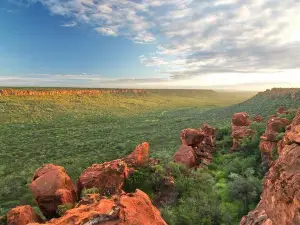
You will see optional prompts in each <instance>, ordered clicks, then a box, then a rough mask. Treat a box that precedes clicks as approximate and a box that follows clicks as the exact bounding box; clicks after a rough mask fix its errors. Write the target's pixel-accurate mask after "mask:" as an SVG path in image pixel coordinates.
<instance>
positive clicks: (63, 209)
mask: <svg viewBox="0 0 300 225" xmlns="http://www.w3.org/2000/svg"><path fill="white" fill-rule="evenodd" d="M72 208H74V205H73V204H72V203H67V204H64V205H59V206H57V209H56V212H57V214H58V215H59V216H63V215H64V214H65V213H66V212H67V211H68V210H70V209H72Z"/></svg>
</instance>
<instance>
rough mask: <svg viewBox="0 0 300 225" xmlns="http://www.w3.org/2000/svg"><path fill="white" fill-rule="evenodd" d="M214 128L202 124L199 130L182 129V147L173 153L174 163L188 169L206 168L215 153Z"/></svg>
mask: <svg viewBox="0 0 300 225" xmlns="http://www.w3.org/2000/svg"><path fill="white" fill-rule="evenodd" d="M215 134H216V128H214V127H212V126H210V125H208V124H206V123H203V125H202V126H201V128H200V129H184V130H182V131H181V133H180V139H181V143H182V146H181V147H180V148H179V150H178V151H177V152H176V153H175V155H174V157H173V159H174V162H176V163H181V164H184V165H186V166H187V167H188V168H192V167H196V166H199V167H203V166H207V165H208V164H209V163H210V162H211V161H212V154H213V152H214V151H215Z"/></svg>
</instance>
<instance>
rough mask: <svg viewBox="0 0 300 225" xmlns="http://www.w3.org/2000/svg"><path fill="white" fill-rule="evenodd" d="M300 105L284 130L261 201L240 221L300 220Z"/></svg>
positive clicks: (270, 224)
mask: <svg viewBox="0 0 300 225" xmlns="http://www.w3.org/2000/svg"><path fill="white" fill-rule="evenodd" d="M299 128H300V109H299V111H298V113H297V116H296V117H295V119H294V120H293V122H292V125H291V126H290V127H289V129H288V130H287V131H286V133H285V137H284V139H283V140H284V141H283V143H282V144H283V145H284V147H283V148H282V150H281V151H280V152H279V157H278V159H277V160H276V161H275V162H274V163H273V164H272V166H271V168H270V169H269V172H268V174H267V176H266V179H265V183H264V189H263V193H262V195H261V201H260V202H259V204H258V206H257V208H256V209H255V210H253V211H251V212H250V213H249V214H248V215H247V216H245V217H243V219H242V221H241V223H240V224H241V225H292V224H300V191H299V190H300V143H299V142H298V140H297V138H291V139H290V137H299V136H298V135H299Z"/></svg>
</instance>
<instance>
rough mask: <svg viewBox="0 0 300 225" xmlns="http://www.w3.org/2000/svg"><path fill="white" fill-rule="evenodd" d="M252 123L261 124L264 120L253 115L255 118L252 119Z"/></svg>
mask: <svg viewBox="0 0 300 225" xmlns="http://www.w3.org/2000/svg"><path fill="white" fill-rule="evenodd" d="M253 121H254V122H257V123H261V122H264V121H265V118H264V117H262V116H261V115H255V116H254V117H253Z"/></svg>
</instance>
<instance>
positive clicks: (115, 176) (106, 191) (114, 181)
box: [77, 159, 128, 196]
mask: <svg viewBox="0 0 300 225" xmlns="http://www.w3.org/2000/svg"><path fill="white" fill-rule="evenodd" d="M127 176H128V167H127V164H126V163H125V162H124V161H123V160H120V159H118V160H114V161H111V162H105V163H102V164H94V165H92V166H91V167H88V168H87V169H86V170H85V171H83V173H82V174H81V175H80V177H79V178H78V181H77V193H78V195H79V196H80V195H81V194H82V190H83V189H91V188H97V189H98V191H99V193H100V194H101V195H108V196H110V195H113V194H119V193H121V190H122V187H123V185H124V182H125V179H126V178H127Z"/></svg>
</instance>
